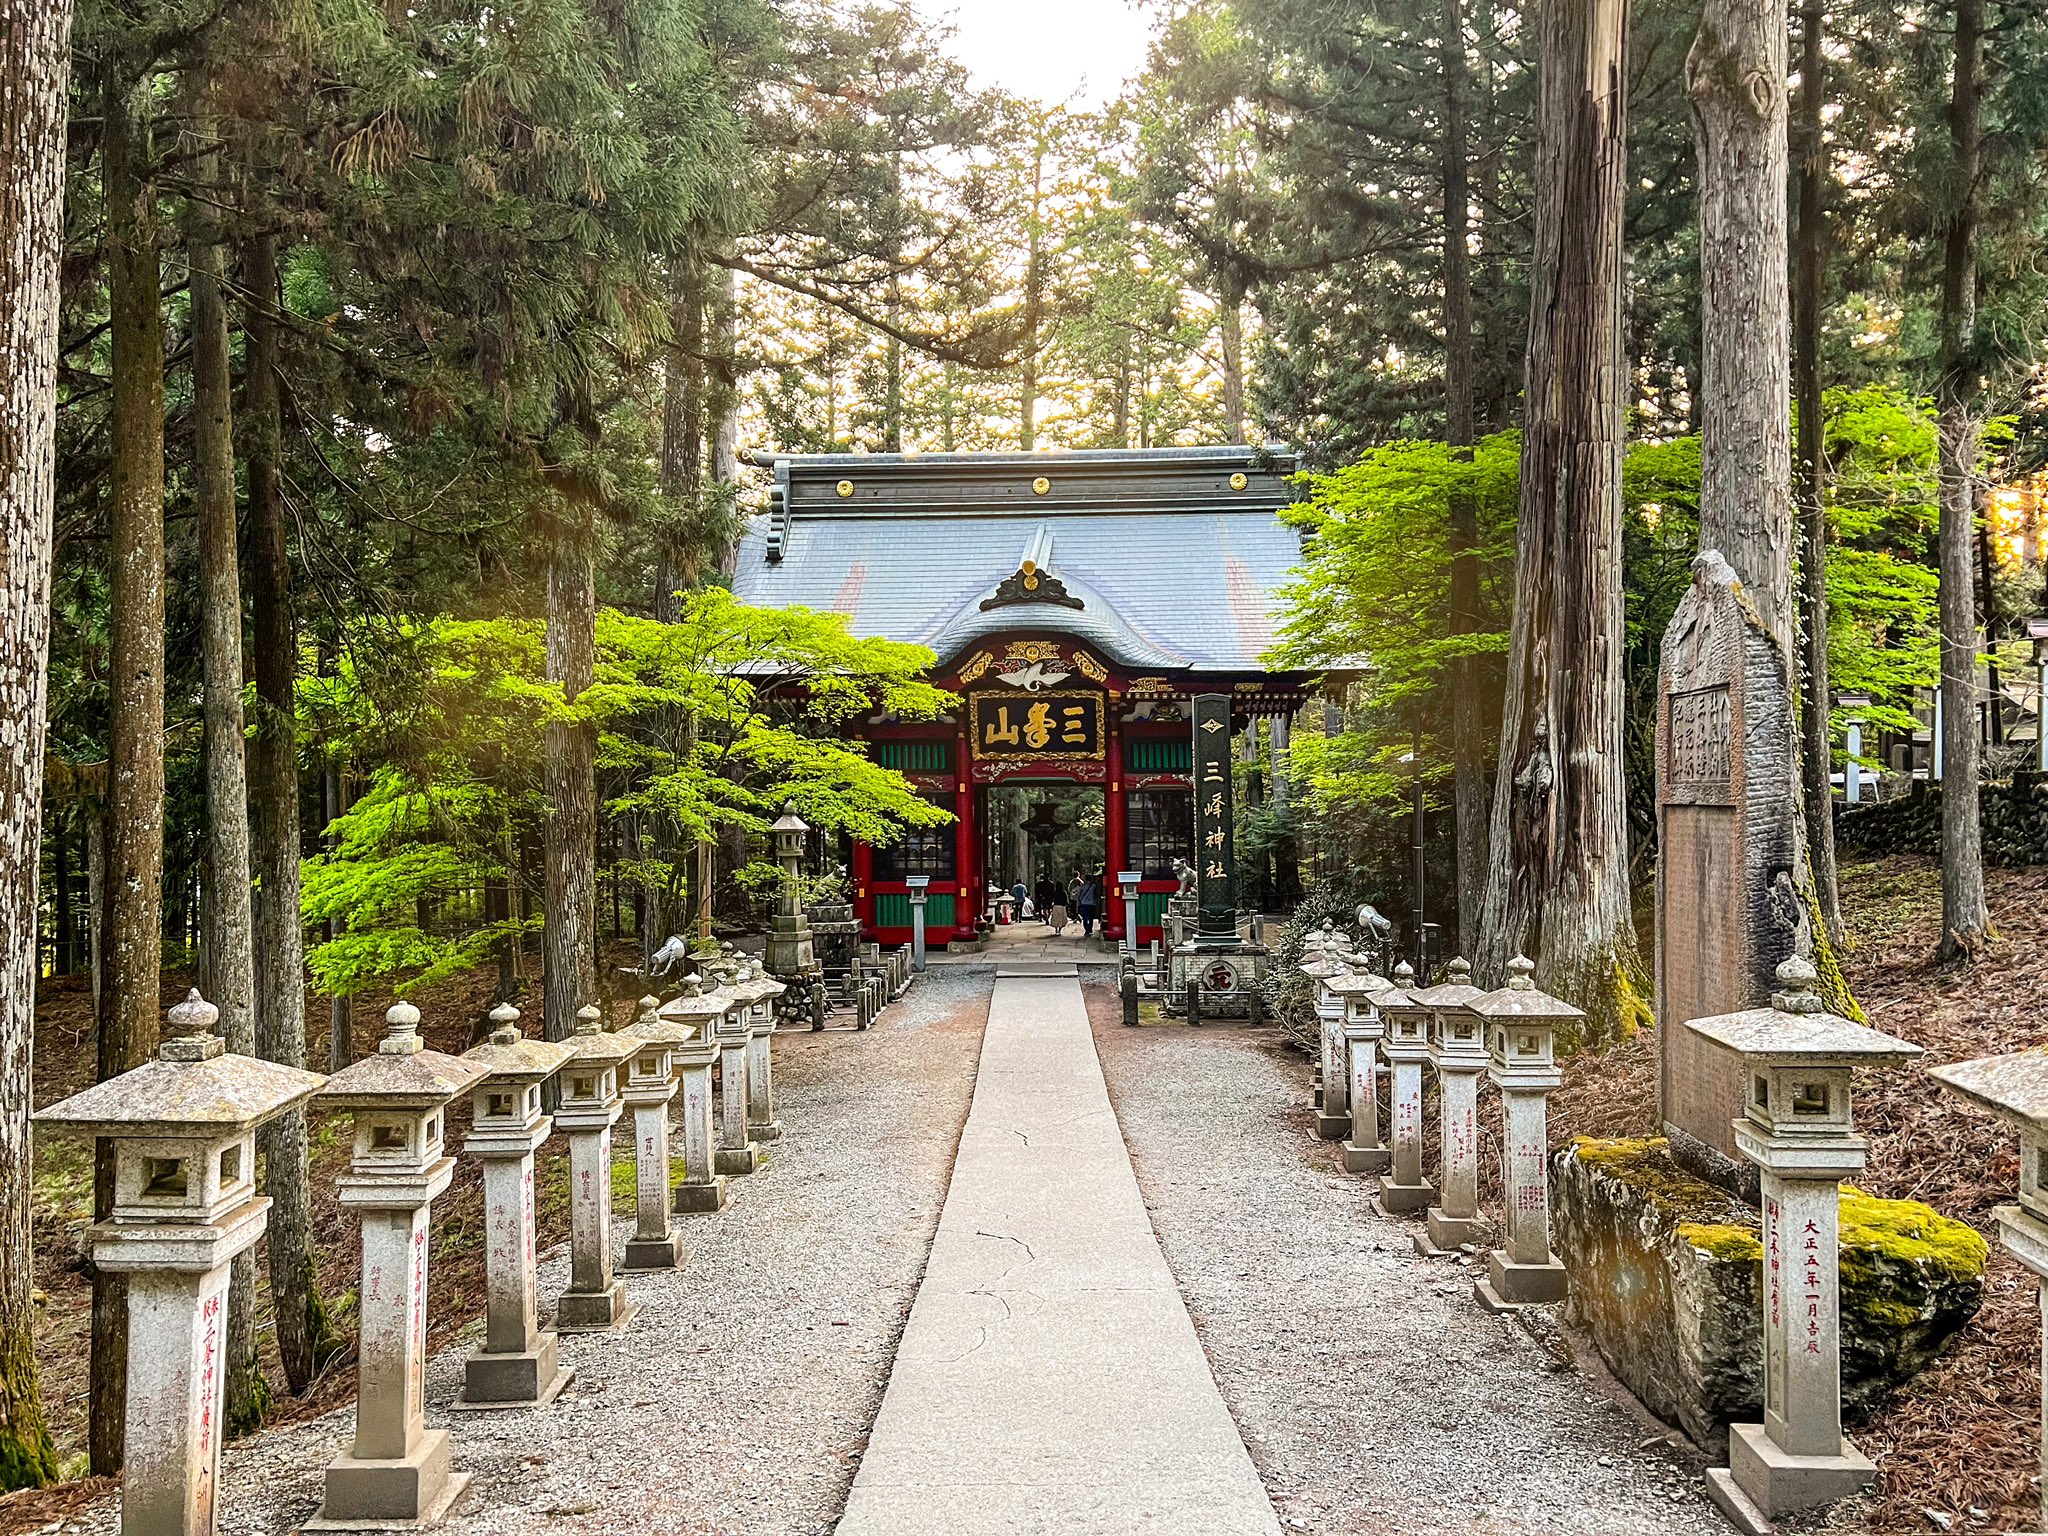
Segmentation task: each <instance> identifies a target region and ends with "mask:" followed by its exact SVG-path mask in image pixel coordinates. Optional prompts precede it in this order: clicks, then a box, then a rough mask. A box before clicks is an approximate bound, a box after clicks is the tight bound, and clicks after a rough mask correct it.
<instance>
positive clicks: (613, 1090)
mask: <svg viewBox="0 0 2048 1536" xmlns="http://www.w3.org/2000/svg"><path fill="white" fill-rule="evenodd" d="M568 1043H569V1044H570V1045H571V1046H573V1047H575V1052H576V1053H575V1055H573V1056H571V1057H570V1058H569V1061H568V1063H567V1065H565V1066H564V1067H563V1068H562V1074H561V1080H562V1100H561V1103H560V1105H559V1106H558V1107H557V1108H556V1110H555V1124H556V1125H557V1126H558V1127H559V1128H560V1129H561V1131H562V1132H563V1134H565V1135H566V1136H567V1137H568V1138H569V1287H568V1289H567V1290H565V1291H563V1292H562V1296H561V1299H560V1300H559V1301H558V1302H556V1303H555V1327H556V1329H557V1330H558V1331H560V1332H562V1333H609V1332H611V1331H612V1330H614V1329H618V1328H623V1327H625V1326H626V1324H627V1323H629V1322H631V1321H632V1319H633V1315H634V1313H636V1312H637V1311H638V1310H639V1309H638V1308H637V1307H633V1306H630V1305H629V1304H628V1303H627V1300H626V1287H625V1284H624V1283H623V1282H622V1281H620V1280H619V1279H618V1277H617V1276H616V1275H614V1274H613V1273H612V1127H613V1126H614V1125H616V1124H618V1121H619V1116H620V1114H621V1113H623V1111H624V1109H625V1101H624V1099H623V1097H622V1096H621V1091H620V1087H619V1080H618V1074H619V1067H620V1065H621V1063H623V1062H624V1061H625V1059H626V1057H627V1056H628V1055H629V1054H630V1053H631V1051H632V1048H633V1047H632V1042H631V1041H628V1040H624V1039H621V1038H620V1037H619V1036H617V1035H609V1034H606V1033H604V1032H603V1031H602V1030H601V1029H599V1028H598V1015H597V1010H596V1009H595V1008H585V1009H583V1010H582V1011H581V1012H580V1013H579V1014H578V1015H577V1025H576V1033H575V1034H574V1035H573V1036H571V1037H570V1039H569V1042H568Z"/></svg>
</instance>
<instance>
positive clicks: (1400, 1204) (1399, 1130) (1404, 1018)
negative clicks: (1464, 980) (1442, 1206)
mask: <svg viewBox="0 0 2048 1536" xmlns="http://www.w3.org/2000/svg"><path fill="white" fill-rule="evenodd" d="M1414 981H1415V973H1414V972H1413V971H1412V970H1410V969H1409V967H1408V964H1407V962H1406V961H1403V962H1402V963H1401V964H1400V965H1398V966H1396V967H1395V968H1394V985H1393V986H1392V987H1391V988H1390V989H1388V990H1387V991H1385V992H1383V993H1381V994H1380V996H1379V999H1378V1002H1379V1010H1380V1015H1381V1017H1382V1018H1384V1019H1385V1020H1386V1028H1387V1032H1386V1036H1385V1038H1384V1039H1383V1040H1382V1042H1381V1048H1382V1049H1383V1050H1384V1051H1385V1052H1386V1057H1387V1069H1388V1071H1387V1076H1388V1083H1389V1099H1388V1106H1387V1108H1388V1115H1389V1118H1390V1119H1391V1120H1392V1121H1393V1124H1392V1126H1391V1127H1390V1140H1391V1142H1392V1153H1393V1155H1392V1158H1391V1160H1390V1166H1389V1170H1388V1172H1386V1173H1385V1174H1383V1175H1381V1177H1380V1182H1379V1196H1378V1198H1379V1207H1380V1209H1381V1210H1382V1211H1384V1212H1386V1213H1387V1214H1389V1215H1396V1216H1409V1215H1414V1214H1415V1213H1417V1212H1419V1211H1426V1210H1428V1209H1429V1207H1430V1206H1431V1205H1432V1204H1434V1203H1435V1201H1436V1189H1435V1187H1434V1186H1432V1185H1431V1184H1430V1182H1429V1181H1428V1180H1427V1179H1425V1178H1424V1177H1423V1176H1422V1067H1423V1063H1424V1062H1426V1061H1428V1060H1429V1040H1428V1036H1427V1031H1428V1027H1429V1010H1428V1009H1427V1008H1425V1007H1423V1006H1421V1005H1420V1004H1418V1003H1417V1002H1415V1000H1414V999H1413V998H1412V997H1411V996H1410V995H1409V991H1408V989H1409V988H1410V987H1411V986H1412V985H1413V984H1414Z"/></svg>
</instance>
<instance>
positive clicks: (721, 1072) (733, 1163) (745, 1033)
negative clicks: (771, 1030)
mask: <svg viewBox="0 0 2048 1536" xmlns="http://www.w3.org/2000/svg"><path fill="white" fill-rule="evenodd" d="M714 995H715V996H716V997H717V999H718V1002H719V1012H718V1017H717V1019H716V1020H715V1021H714V1023H713V1026H712V1027H713V1028H714V1029H715V1030H716V1031H717V1036H718V1152H717V1155H716V1157H715V1158H714V1159H713V1162H712V1166H713V1167H715V1168H716V1169H717V1170H718V1171H719V1172H720V1173H723V1174H729V1175H735V1174H748V1173H752V1172H753V1171H754V1170H755V1169H756V1168H758V1167H759V1166H760V1164H761V1148H760V1146H759V1144H758V1143H757V1142H755V1140H754V1138H753V1136H752V1135H751V1134H750V1133H749V1131H748V1129H747V1099H748V1097H749V1095H748V1093H747V1046H748V1044H749V1043H750V1042H751V1041H752V1039H753V1034H754V1029H753V1019H752V1014H753V1009H752V1008H750V1007H749V1006H748V1005H747V1004H746V1003H745V1002H743V1001H742V1000H741V999H740V998H739V996H738V995H737V994H735V993H734V992H733V991H732V990H731V989H729V988H725V987H721V988H720V989H719V990H718V991H717V993H715V994H714Z"/></svg>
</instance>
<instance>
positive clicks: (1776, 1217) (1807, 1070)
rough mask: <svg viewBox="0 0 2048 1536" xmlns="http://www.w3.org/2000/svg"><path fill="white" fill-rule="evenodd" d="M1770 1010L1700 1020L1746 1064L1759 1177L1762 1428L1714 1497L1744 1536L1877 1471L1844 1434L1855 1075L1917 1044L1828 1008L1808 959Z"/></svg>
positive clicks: (1787, 978)
mask: <svg viewBox="0 0 2048 1536" xmlns="http://www.w3.org/2000/svg"><path fill="white" fill-rule="evenodd" d="M1777 980H1778V990H1777V992H1776V993H1775V994H1774V995H1773V996H1772V999H1771V1002H1770V1005H1769V1006H1768V1007H1764V1008H1747V1009H1744V1010H1742V1011H1740V1012H1738V1013H1727V1014H1721V1015H1719V1016H1718V1017H1715V1018H1710V1019H1694V1020H1692V1021H1691V1023H1690V1025H1689V1026H1688V1027H1689V1028H1690V1029H1692V1030H1693V1031H1694V1033H1696V1034H1698V1035H1700V1036H1701V1037H1702V1038H1704V1039H1706V1040H1708V1041H1711V1042H1712V1043H1713V1044H1714V1045H1715V1046H1717V1047H1719V1048H1720V1049H1722V1050H1724V1051H1728V1052H1730V1053H1731V1054H1732V1055H1733V1056H1734V1057H1735V1059H1736V1060H1737V1061H1739V1062H1740V1063H1741V1064H1742V1068H1743V1081H1744V1082H1745V1083H1746V1084H1747V1088H1746V1090H1745V1092H1744V1095H1743V1109H1742V1118H1741V1119H1740V1120H1738V1121H1737V1122H1736V1124H1735V1141H1736V1145H1737V1147H1738V1148H1739V1149H1740V1150H1741V1152H1742V1155H1743V1156H1744V1157H1747V1158H1749V1159H1750V1160H1751V1161H1752V1162H1754V1163H1755V1164H1756V1165H1757V1167H1758V1168H1760V1169H1761V1170H1762V1173H1763V1178H1762V1193H1763V1212H1764V1231H1763V1241H1764V1294H1763V1314H1764V1421H1763V1423H1761V1424H1733V1425H1730V1426H1729V1429H1728V1465H1727V1466H1726V1467H1716V1468H1712V1469H1710V1470H1709V1471H1708V1473H1707V1491H1708V1492H1709V1493H1710V1494H1711V1495H1712V1496H1713V1499H1714V1502H1715V1503H1716V1504H1718V1505H1719V1506H1720V1507H1721V1510H1722V1512H1723V1513H1724V1514H1726V1515H1727V1516H1728V1518H1729V1519H1730V1520H1732V1521H1734V1522H1735V1524H1736V1525H1737V1526H1738V1527H1739V1528H1741V1529H1744V1530H1757V1529H1768V1525H1767V1523H1766V1522H1768V1521H1769V1520H1771V1519H1774V1518H1776V1517H1777V1516H1779V1515H1789V1514H1793V1513H1796V1512H1797V1511H1799V1510H1804V1509H1811V1508H1812V1507H1814V1506H1815V1505H1817V1504H1828V1503H1832V1502H1833V1501H1834V1500H1836V1499H1840V1498H1846V1497H1847V1496H1848V1495H1850V1494H1852V1493H1855V1492H1857V1491H1858V1490H1859V1489H1862V1488H1864V1487H1866V1486H1867V1485H1868V1484H1869V1483H1870V1482H1871V1480H1872V1478H1873V1477H1874V1476H1875V1475H1876V1469H1875V1468H1874V1467H1872V1465H1871V1463H1870V1461H1869V1460H1868V1459H1867V1458H1866V1457H1864V1456H1863V1454H1862V1453H1861V1452H1859V1451H1858V1450H1857V1449H1856V1447H1855V1446H1854V1445H1851V1444H1850V1443H1849V1442H1848V1441H1847V1440H1845V1439H1844V1438H1843V1437H1842V1369H1841V1329H1842V1295H1841V1291H1842V1285H1841V1248H1840V1242H1839V1233H1840V1212H1841V1181H1842V1180H1843V1179H1845V1178H1847V1177H1849V1176H1850V1175H1851V1174H1853V1173H1855V1172H1856V1171H1857V1170H1858V1169H1860V1168H1861V1167H1862V1166H1863V1163H1864V1153H1865V1151H1866V1150H1867V1149H1868V1146H1869V1143H1868V1142H1866V1141H1865V1140H1864V1139H1863V1138H1862V1137H1861V1136H1859V1135H1857V1134H1856V1132H1855V1130H1854V1128H1853V1125H1852V1122H1851V1120H1850V1115H1849V1074H1850V1070H1851V1069H1852V1068H1855V1067H1859V1066H1881V1065H1884V1064H1886V1063H1893V1062H1902V1061H1908V1060H1910V1059H1912V1058H1913V1057H1915V1056H1918V1055H1919V1054H1920V1047H1919V1046H1917V1045H1909V1044H1908V1043H1907V1042H1906V1041H1904V1040H1896V1039H1894V1038H1892V1037H1891V1036H1890V1035H1887V1034H1884V1033H1882V1032H1881V1031H1879V1030H1875V1029H1871V1028H1869V1027H1868V1026H1867V1025H1862V1024H1853V1023H1851V1022H1850V1021H1849V1020H1847V1019H1839V1018H1836V1017H1835V1016H1834V1015H1833V1014H1831V1013H1828V1012H1826V1011H1825V1010H1824V1009H1823V1008H1822V1006H1821V1001H1820V997H1819V995H1818V994H1817V993H1816V992H1815V991H1814V970H1813V966H1812V964H1811V963H1810V962H1808V961H1805V960H1802V959H1798V958H1796V957H1795V958H1793V959H1791V960H1787V961H1786V962H1785V963H1784V964H1783V965H1781V966H1779V967H1778V976H1777Z"/></svg>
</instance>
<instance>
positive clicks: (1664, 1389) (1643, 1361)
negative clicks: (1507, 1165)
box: [1550, 1137, 1987, 1457]
mask: <svg viewBox="0 0 2048 1536" xmlns="http://www.w3.org/2000/svg"><path fill="white" fill-rule="evenodd" d="M1550 1166H1551V1178H1550V1197H1551V1246H1552V1247H1553V1248H1555V1249H1556V1251H1557V1255H1558V1257H1559V1258H1561V1259H1562V1260H1563V1261H1564V1263H1565V1266H1566V1268H1567V1269H1568V1270H1569V1271H1570V1272H1571V1280H1572V1298H1571V1307H1570V1312H1571V1319H1572V1321H1573V1323H1574V1324H1576V1325H1577V1326H1578V1327H1579V1328H1581V1329H1583V1330H1584V1331H1585V1333H1586V1335H1587V1337H1588V1338H1590V1339H1591V1340H1592V1342H1593V1345H1594V1347H1595V1348H1596V1349H1598V1350H1599V1352H1600V1358H1601V1360H1602V1361H1603V1362H1604V1363H1605V1364H1606V1366H1607V1368H1608V1369H1609V1370H1611V1371H1612V1372H1613V1373H1614V1375H1615V1377H1616V1379H1617V1380H1619V1381H1620V1382H1621V1383H1622V1384H1623V1385H1624V1386H1626V1387H1627V1388H1628V1389H1629V1390H1630V1391H1631V1392H1633V1393H1634V1394H1635V1395H1636V1397H1637V1398H1639V1399H1640V1400H1641V1401H1642V1403H1643V1406H1644V1407H1646V1408H1648V1409H1649V1410H1650V1412H1651V1413H1653V1414H1655V1415H1656V1416H1657V1417H1658V1418H1660V1419H1662V1420H1664V1422H1665V1423H1667V1424H1675V1425H1677V1426H1679V1427H1680V1428H1681V1429H1683V1430H1684V1431H1685V1432H1686V1433H1687V1434H1689V1435H1690V1436H1692V1438H1693V1439H1694V1440H1696V1441H1697V1442H1699V1444H1700V1445H1701V1446H1703V1447H1705V1448H1706V1449H1707V1451H1708V1453H1709V1454H1710V1455H1713V1456H1716V1457H1719V1456H1720V1455H1721V1447H1722V1445H1723V1444H1724V1443H1725V1436H1726V1434H1727V1430H1726V1426H1727V1425H1728V1424H1730V1423H1744V1422H1750V1421H1754V1420H1755V1419H1757V1418H1758V1417H1759V1416H1760V1415H1761V1414H1762V1413H1763V1312H1762V1306H1761V1303H1760V1301H1759V1298H1758V1294H1757V1292H1758V1283H1757V1275H1758V1272H1759V1264H1760V1261H1761V1259H1762V1257H1763V1237H1762V1232H1761V1230H1760V1220H1759V1217H1758V1214H1757V1212H1756V1210H1755V1209H1754V1208H1752V1207H1749V1206H1746V1205H1744V1204H1743V1203H1742V1202H1741V1201H1739V1200H1737V1199H1735V1198H1734V1197H1733V1196H1731V1195H1729V1194H1728V1193H1726V1192H1725V1191H1723V1190H1720V1189H1717V1188H1715V1187H1714V1186H1713V1185H1711V1184H1708V1183H1706V1182H1704V1181H1703V1180H1700V1179H1697V1178H1694V1177H1692V1176H1691V1175H1689V1174H1687V1173H1686V1172H1684V1171H1683V1170H1682V1169H1681V1168H1680V1167H1679V1166H1678V1165H1677V1164H1676V1163H1675V1162H1674V1161H1673V1158H1672V1155H1671V1149H1670V1148H1669V1147H1667V1146H1666V1145H1665V1143H1664V1141H1663V1139H1662V1138H1661V1137H1660V1138H1655V1139H1650V1138H1645V1139H1640V1140H1623V1141H1599V1140H1592V1139H1588V1138H1584V1137H1581V1138H1579V1139H1578V1140H1577V1141H1575V1142H1574V1143H1573V1144H1572V1145H1571V1146H1570V1147H1568V1148H1566V1149H1564V1150H1563V1151H1561V1152H1559V1153H1558V1154H1557V1155H1556V1156H1555V1157H1554V1158H1552V1159H1551V1165H1550ZM1841 1214H1842V1223H1841V1233H1842V1397H1843V1405H1844V1407H1845V1409H1846V1411H1847V1412H1848V1414H1849V1416H1850V1417H1851V1418H1855V1417H1859V1416H1861V1415H1863V1414H1867V1413H1869V1412H1870V1411H1871V1410H1873V1409H1874V1408H1875V1407H1876V1406H1877V1405H1878V1404H1879V1403H1880V1402H1882V1401H1883V1399H1884V1398H1885V1397H1886V1396H1888V1395H1889V1394H1890V1393H1891V1392H1892V1391H1894V1390H1895V1389H1897V1388H1898V1387H1899V1386H1901V1385H1902V1384H1904V1383H1905V1382H1908V1381H1910V1380H1912V1379H1913V1377H1914V1376H1915V1375H1917V1374H1918V1373H1919V1372H1920V1371H1922V1370H1924V1369H1925V1368H1926V1367H1927V1366H1928V1365H1929V1364H1930V1363H1931V1362H1932V1361H1933V1360H1935V1359H1936V1358H1937V1357H1938V1356H1939V1355H1940V1354H1941V1353H1942V1351H1943V1350H1944V1349H1945V1348H1946V1347H1947V1345H1948V1342H1949V1341H1950V1340H1951V1339H1952V1338H1954V1336H1955V1335H1956V1333H1957V1332H1958V1331H1959V1330H1960V1329H1962V1328H1963V1327H1964V1326H1966V1325H1967V1324H1968V1323H1969V1321H1970V1319H1971V1317H1972V1316H1973V1315H1974V1314H1975V1313H1976V1311H1977V1307H1978V1304H1979V1302H1980V1301H1982V1299H1983V1295H1984V1261H1985V1258H1986V1255H1987V1250H1986V1247H1985V1244H1984V1242H1983V1239H1982V1238H1981V1237H1979V1236H1978V1235H1977V1233H1976V1232H1975V1231H1974V1230H1972V1229H1971V1228H1970V1227H1968V1226H1967V1225H1965V1224H1964V1223H1962V1222H1958V1221H1954V1220H1951V1219H1949V1218H1946V1217H1943V1216H1940V1215H1938V1214H1936V1213H1935V1212H1934V1211H1931V1210H1929V1209H1928V1208H1927V1207H1926V1206H1924V1205H1920V1204H1916V1203H1915V1202H1912V1201H1905V1200H1875V1199H1872V1198H1870V1197H1868V1196H1865V1195H1861V1194H1858V1193H1856V1192H1855V1191H1854V1190H1853V1189H1848V1190H1844V1191H1843V1195H1842V1207H1841Z"/></svg>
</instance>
